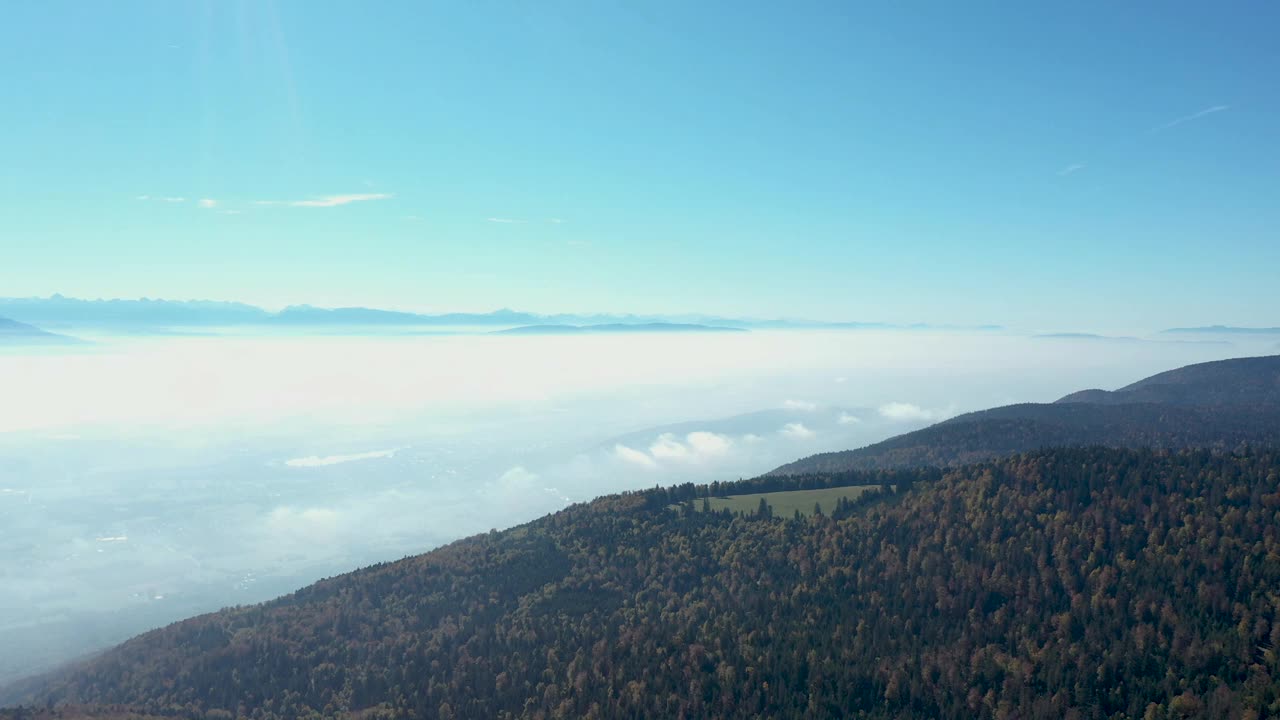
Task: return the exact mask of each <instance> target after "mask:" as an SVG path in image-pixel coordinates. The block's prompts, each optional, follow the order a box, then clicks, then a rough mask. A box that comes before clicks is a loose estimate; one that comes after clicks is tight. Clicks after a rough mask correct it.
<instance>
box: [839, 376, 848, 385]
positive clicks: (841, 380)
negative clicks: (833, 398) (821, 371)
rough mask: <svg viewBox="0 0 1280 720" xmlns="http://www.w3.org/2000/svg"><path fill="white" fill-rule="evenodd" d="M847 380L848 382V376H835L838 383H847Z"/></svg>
mask: <svg viewBox="0 0 1280 720" xmlns="http://www.w3.org/2000/svg"><path fill="white" fill-rule="evenodd" d="M847 382H849V378H847V377H838V378H836V383H838V384H840V385H843V384H845V383H847Z"/></svg>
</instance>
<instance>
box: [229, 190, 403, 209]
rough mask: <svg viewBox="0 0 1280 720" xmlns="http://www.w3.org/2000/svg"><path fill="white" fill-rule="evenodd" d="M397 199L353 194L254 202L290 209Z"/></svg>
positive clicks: (387, 195)
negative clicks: (285, 206) (286, 206)
mask: <svg viewBox="0 0 1280 720" xmlns="http://www.w3.org/2000/svg"><path fill="white" fill-rule="evenodd" d="M392 197H395V196H394V195H391V194H390V193H351V194H348V195H326V196H324V197H319V198H313V199H311V200H254V201H253V204H254V205H288V206H289V207H337V206H339V205H349V204H351V203H355V202H365V201H368V200H386V199H388V198H392Z"/></svg>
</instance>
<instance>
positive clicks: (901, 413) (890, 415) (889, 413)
mask: <svg viewBox="0 0 1280 720" xmlns="http://www.w3.org/2000/svg"><path fill="white" fill-rule="evenodd" d="M879 412H880V415H881V416H882V417H884V418H886V419H888V420H892V421H894V422H933V421H937V420H941V419H943V418H945V417H947V416H948V415H950V414H951V413H950V412H948V411H946V410H928V409H925V408H922V407H920V406H919V405H914V404H912V403H905V402H891V403H885V404H884V405H881V406H880V410H879Z"/></svg>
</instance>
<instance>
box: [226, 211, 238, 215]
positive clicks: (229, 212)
mask: <svg viewBox="0 0 1280 720" xmlns="http://www.w3.org/2000/svg"><path fill="white" fill-rule="evenodd" d="M222 214H223V215H239V214H240V211H239V210H223V211H222Z"/></svg>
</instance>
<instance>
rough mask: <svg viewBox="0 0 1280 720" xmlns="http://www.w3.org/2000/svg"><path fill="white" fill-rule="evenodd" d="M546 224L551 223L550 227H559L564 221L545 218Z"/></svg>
mask: <svg viewBox="0 0 1280 720" xmlns="http://www.w3.org/2000/svg"><path fill="white" fill-rule="evenodd" d="M547 222H549V223H551V224H552V225H559V224H561V223H563V222H564V221H563V220H561V219H560V218H547Z"/></svg>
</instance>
